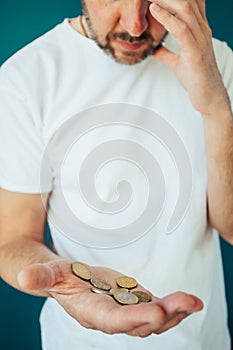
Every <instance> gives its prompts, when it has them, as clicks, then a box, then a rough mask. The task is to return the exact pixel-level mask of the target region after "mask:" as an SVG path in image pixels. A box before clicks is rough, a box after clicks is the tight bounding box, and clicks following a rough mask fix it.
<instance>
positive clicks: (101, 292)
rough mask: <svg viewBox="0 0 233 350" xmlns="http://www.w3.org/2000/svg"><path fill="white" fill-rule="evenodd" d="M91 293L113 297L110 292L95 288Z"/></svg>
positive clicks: (92, 288)
mask: <svg viewBox="0 0 233 350" xmlns="http://www.w3.org/2000/svg"><path fill="white" fill-rule="evenodd" d="M91 291H92V292H94V293H97V294H107V295H112V294H111V293H110V292H108V291H107V290H103V289H99V288H96V287H94V286H92V287H91Z"/></svg>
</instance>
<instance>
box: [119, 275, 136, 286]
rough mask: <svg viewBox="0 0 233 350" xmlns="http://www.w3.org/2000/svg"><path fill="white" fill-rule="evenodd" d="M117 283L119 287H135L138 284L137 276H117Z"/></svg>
mask: <svg viewBox="0 0 233 350" xmlns="http://www.w3.org/2000/svg"><path fill="white" fill-rule="evenodd" d="M116 283H117V285H118V286H119V287H121V288H127V289H131V288H135V287H137V285H138V283H137V281H136V280H135V278H133V277H130V276H120V277H118V278H117V280H116Z"/></svg>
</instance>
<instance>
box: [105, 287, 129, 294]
mask: <svg viewBox="0 0 233 350" xmlns="http://www.w3.org/2000/svg"><path fill="white" fill-rule="evenodd" d="M128 291H129V290H128V289H127V288H112V289H110V291H109V293H111V295H114V294H116V293H119V292H125V293H127V292H128Z"/></svg>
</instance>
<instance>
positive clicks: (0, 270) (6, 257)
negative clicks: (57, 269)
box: [0, 238, 61, 296]
mask: <svg viewBox="0 0 233 350" xmlns="http://www.w3.org/2000/svg"><path fill="white" fill-rule="evenodd" d="M58 259H61V257H59V256H58V255H56V254H54V253H53V252H52V251H51V250H50V249H48V248H47V247H46V246H45V245H44V244H43V243H40V242H38V241H35V240H32V239H29V238H18V239H16V240H13V241H10V242H8V243H6V244H4V245H2V246H1V247H0V276H1V278H2V279H3V280H4V281H6V282H7V283H8V284H10V285H11V286H13V287H14V288H17V289H19V290H21V291H23V292H26V293H30V294H33V295H38V296H49V294H48V293H46V292H44V291H41V292H38V293H32V292H31V291H30V292H28V290H25V289H24V290H23V289H22V288H21V287H20V285H19V283H18V279H17V277H18V274H19V272H20V271H21V270H22V269H23V268H25V267H27V266H30V265H31V264H35V263H46V262H50V261H54V260H58Z"/></svg>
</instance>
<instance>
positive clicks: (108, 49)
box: [82, 0, 167, 65]
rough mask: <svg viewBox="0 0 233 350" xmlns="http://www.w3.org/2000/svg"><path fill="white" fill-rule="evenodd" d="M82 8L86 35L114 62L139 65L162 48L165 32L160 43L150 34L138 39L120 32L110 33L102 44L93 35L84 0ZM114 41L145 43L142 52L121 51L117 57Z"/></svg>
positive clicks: (143, 34)
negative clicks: (86, 30)
mask: <svg viewBox="0 0 233 350" xmlns="http://www.w3.org/2000/svg"><path fill="white" fill-rule="evenodd" d="M82 8H83V16H84V18H85V22H86V24H87V29H88V33H89V35H90V38H91V39H92V40H94V41H95V43H96V44H97V45H98V46H99V47H100V48H101V49H102V50H103V51H104V52H105V53H106V54H107V55H108V56H110V57H112V58H113V59H114V60H115V61H116V62H118V63H121V64H127V65H134V64H136V63H139V62H141V61H143V60H145V59H146V58H147V57H148V56H151V55H153V54H154V53H155V52H156V51H157V50H159V48H160V47H161V46H162V43H163V41H164V40H165V38H166V36H167V32H165V34H164V35H163V36H162V38H161V40H160V42H159V43H158V42H157V41H155V40H154V38H153V37H152V35H151V34H149V33H146V32H144V33H142V35H141V36H139V37H134V36H131V35H130V34H129V33H127V32H121V33H110V34H108V35H107V36H106V38H105V40H104V43H103V42H102V41H101V40H100V38H99V37H98V36H97V34H96V33H95V31H94V29H93V26H92V23H91V20H90V17H89V14H88V11H87V8H86V5H85V0H82ZM116 40H121V41H124V42H126V43H130V44H133V43H135V44H136V43H138V44H140V43H142V44H145V43H146V48H145V49H144V50H142V51H141V52H134V51H122V52H121V54H120V55H119V50H118V51H117V50H116V49H115V48H114V47H113V45H112V42H114V41H116Z"/></svg>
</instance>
